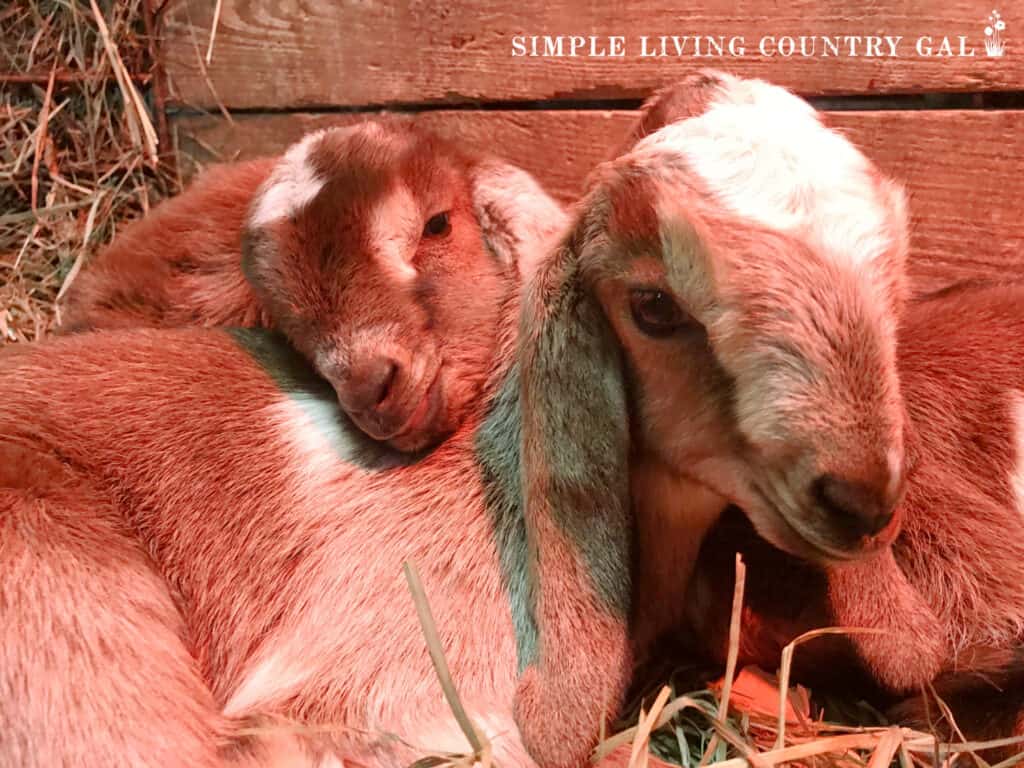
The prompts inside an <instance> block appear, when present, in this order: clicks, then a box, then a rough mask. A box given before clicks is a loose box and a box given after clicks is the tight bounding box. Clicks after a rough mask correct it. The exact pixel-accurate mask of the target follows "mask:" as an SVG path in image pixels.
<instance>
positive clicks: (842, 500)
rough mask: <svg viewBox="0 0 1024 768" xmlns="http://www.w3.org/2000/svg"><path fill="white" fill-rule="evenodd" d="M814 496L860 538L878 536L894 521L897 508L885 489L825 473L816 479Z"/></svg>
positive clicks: (818, 502) (825, 509)
mask: <svg viewBox="0 0 1024 768" xmlns="http://www.w3.org/2000/svg"><path fill="white" fill-rule="evenodd" d="M811 495H812V497H813V499H814V501H815V502H816V503H817V504H818V506H819V507H820V508H821V509H822V510H824V511H825V512H826V513H827V514H828V515H829V517H830V518H831V519H832V520H833V521H834V522H837V523H839V524H840V525H842V526H843V527H844V528H846V529H847V530H848V531H849V532H850V533H851V534H854V535H856V536H874V535H875V534H877V533H879V532H880V531H882V530H883V529H884V528H885V527H886V526H887V525H888V524H889V522H890V521H891V520H892V517H893V513H894V507H893V505H892V504H890V503H889V502H888V500H887V499H886V493H885V491H883V490H880V489H877V488H874V487H873V486H870V485H867V484H866V483H862V482H858V481H855V480H847V479H845V478H842V477H836V476H835V475H830V474H824V475H819V476H818V477H817V478H815V480H814V482H813V483H812V485H811Z"/></svg>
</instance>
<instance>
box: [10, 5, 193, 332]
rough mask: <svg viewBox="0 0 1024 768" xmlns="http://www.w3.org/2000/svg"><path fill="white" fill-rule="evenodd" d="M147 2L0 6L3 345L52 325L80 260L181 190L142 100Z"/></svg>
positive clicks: (148, 53) (161, 132) (146, 94)
mask: <svg viewBox="0 0 1024 768" xmlns="http://www.w3.org/2000/svg"><path fill="white" fill-rule="evenodd" d="M149 5H150V4H149V2H148V0H99V1H97V0H16V2H14V3H12V4H10V5H7V6H6V7H3V8H2V9H0V29H2V30H3V45H2V46H0V344H5V343H10V342H17V341H30V340H33V339H37V338H39V337H40V336H42V335H44V334H45V333H46V332H47V331H49V330H50V329H51V328H52V327H53V326H54V325H55V324H57V323H59V322H60V311H59V303H58V301H57V300H58V298H59V297H60V296H61V293H62V286H63V288H64V289H66V288H67V286H68V285H69V284H70V282H71V281H72V280H73V279H74V276H75V274H76V273H77V270H78V268H79V267H80V266H81V264H82V261H83V259H85V258H87V257H88V256H89V255H90V254H91V253H92V252H94V251H95V250H96V249H97V248H98V247H100V246H102V245H103V244H105V243H106V242H108V241H109V240H110V239H111V237H113V235H114V232H115V231H116V229H117V227H118V224H119V222H121V221H122V220H124V219H129V218H133V217H136V216H138V215H140V214H141V213H144V212H145V211H147V210H148V209H149V207H150V206H151V205H153V204H154V203H155V202H156V201H157V200H158V199H159V198H160V197H162V196H164V195H166V194H167V193H168V192H169V191H171V190H172V189H174V188H175V187H176V181H175V180H174V174H173V171H171V169H170V164H161V163H160V162H159V158H158V149H159V150H169V149H170V147H168V146H167V143H168V142H167V141H166V136H167V131H166V128H165V126H164V125H163V120H162V118H161V119H155V118H154V117H153V116H152V114H153V112H156V113H160V114H162V110H151V108H150V106H149V105H148V104H147V102H146V100H145V99H146V98H152V94H153V93H154V88H153V85H154V83H155V82H157V79H156V78H155V74H156V73H155V55H154V54H155V40H154V39H153V36H152V35H151V34H149V33H148V30H150V29H152V28H153V24H154V16H153V14H152V12H151V8H150V7H149ZM156 90H157V91H158V92H159V89H156ZM161 138H163V139H164V141H163V145H162V146H161V142H160V139H161Z"/></svg>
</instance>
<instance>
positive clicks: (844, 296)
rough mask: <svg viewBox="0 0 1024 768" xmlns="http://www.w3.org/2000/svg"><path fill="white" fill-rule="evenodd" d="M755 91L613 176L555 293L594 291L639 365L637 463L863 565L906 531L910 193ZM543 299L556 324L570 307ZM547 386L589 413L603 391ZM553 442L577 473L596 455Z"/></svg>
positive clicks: (627, 354) (796, 112)
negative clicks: (578, 396) (904, 311)
mask: <svg viewBox="0 0 1024 768" xmlns="http://www.w3.org/2000/svg"><path fill="white" fill-rule="evenodd" d="M736 82H741V81H736ZM742 86H743V88H742V93H741V96H742V98H737V99H735V100H734V101H730V100H729V98H728V89H726V90H725V91H723V93H725V96H724V97H723V98H722V100H721V101H719V102H716V101H714V100H713V99H712V100H711V103H710V104H708V105H707V106H706V111H705V112H704V113H702V114H700V115H697V116H693V117H689V118H687V119H684V120H682V121H680V122H677V123H674V124H671V125H668V126H666V127H663V128H661V129H660V130H658V131H656V132H655V133H653V134H651V135H649V136H647V137H646V138H644V139H642V140H640V141H639V142H638V143H637V144H636V145H635V147H634V148H633V150H632V151H631V152H630V153H629V154H627V155H625V156H624V157H622V158H620V159H619V160H617V161H615V162H613V163H610V164H607V165H606V166H604V167H603V168H602V169H600V170H599V171H598V172H597V173H596V174H595V176H594V177H593V185H592V189H591V192H590V194H589V195H588V197H587V199H586V201H584V204H583V206H582V208H581V210H582V211H583V213H582V214H581V218H580V219H579V220H578V223H577V226H576V227H575V230H574V235H573V237H572V238H571V240H570V241H569V244H568V246H567V251H568V253H569V254H571V255H572V258H571V259H563V262H564V263H563V265H562V267H561V271H560V272H559V273H558V274H557V275H549V280H556V281H557V280H561V281H562V283H563V284H564V283H565V282H566V281H567V280H572V281H575V282H576V283H578V285H579V286H580V290H578V291H577V292H576V295H578V296H580V297H581V299H580V300H581V301H587V300H591V301H596V302H597V304H598V305H599V311H598V314H600V315H602V316H603V318H605V319H606V320H607V324H608V325H609V326H610V328H611V333H606V334H605V336H606V337H607V338H610V339H613V340H614V341H612V342H611V343H614V344H615V345H617V346H618V347H620V348H621V350H622V352H621V354H619V355H609V356H607V358H606V359H608V360H618V363H617V364H618V365H619V366H620V367H621V369H622V371H621V376H619V377H618V378H619V380H620V381H619V385H618V386H621V388H622V389H623V391H624V392H626V393H628V397H622V396H620V397H619V398H618V401H617V402H618V403H624V402H628V403H629V406H628V410H629V414H628V422H629V433H630V435H631V438H630V441H631V444H632V448H631V450H632V452H633V455H634V456H635V455H641V456H645V458H648V459H651V460H653V461H654V462H655V463H656V464H658V465H661V466H663V467H667V468H669V469H670V471H672V472H676V473H678V474H679V475H680V476H683V477H685V478H686V479H688V480H691V481H696V482H697V483H698V484H700V485H703V486H705V487H708V488H710V489H711V490H713V491H715V492H716V493H718V494H720V495H721V496H723V497H724V498H725V499H727V500H728V501H731V502H733V503H736V504H738V505H739V506H741V507H742V508H743V509H744V510H745V511H746V512H747V514H748V515H749V516H750V517H751V519H752V521H753V522H754V523H755V525H756V526H757V528H758V530H759V531H760V532H761V534H762V535H764V536H765V537H766V538H768V539H769V540H770V541H772V542H773V543H775V544H776V545H778V546H780V547H782V548H783V549H786V550H789V551H791V552H793V553H795V554H798V555H801V556H805V557H809V558H812V559H816V560H819V561H823V562H830V561H838V560H845V559H849V558H851V557H855V556H860V555H861V554H865V553H867V552H868V551H874V550H876V549H877V548H879V547H881V546H883V545H885V544H887V543H888V542H890V541H891V540H892V538H893V537H894V536H895V535H896V532H897V530H898V525H899V521H898V520H897V519H896V516H895V510H896V509H897V502H898V500H899V497H900V495H901V492H902V487H903V478H904V475H905V469H904V448H903V431H904V416H903V408H902V402H901V399H900V393H899V382H898V377H897V374H896V367H895V319H894V318H895V315H896V312H897V310H898V308H899V305H900V302H901V300H902V291H903V284H902V269H901V268H902V262H903V258H904V253H905V239H906V234H905V232H906V222H905V213H904V203H903V194H902V191H901V190H900V189H899V188H898V187H897V186H896V185H894V184H892V183H891V182H889V181H888V180H886V179H884V178H882V177H881V176H880V175H879V174H878V173H877V171H875V169H874V168H873V167H872V166H871V165H870V163H869V162H868V161H867V160H866V159H865V158H864V157H863V156H862V155H861V154H860V153H859V152H858V151H857V150H856V149H855V148H854V147H853V146H852V145H850V144H849V143H848V142H847V141H845V140H844V139H842V138H841V137H840V136H838V135H837V134H836V133H834V132H832V131H830V130H829V129H827V128H825V127H824V126H823V125H822V123H821V122H820V121H819V120H818V118H817V116H816V115H815V113H814V112H813V110H811V109H810V108H809V107H808V106H807V105H806V104H805V103H804V102H802V101H800V100H799V99H796V97H793V96H791V95H789V94H787V93H786V92H785V91H783V90H782V89H778V88H774V87H773V86H768V85H767V84H764V83H760V84H757V81H754V82H753V83H752V82H751V81H742ZM761 88H763V89H765V93H766V94H767V97H765V98H762V99H760V100H759V98H758V97H757V94H758V92H759V90H758V89H761ZM752 94H753V95H752ZM569 264H571V265H572V266H571V269H570V268H569V267H568V266H567V265H569ZM537 290H538V292H539V293H541V294H542V295H543V296H546V299H542V301H543V302H544V303H546V304H547V305H548V306H551V305H552V304H553V298H552V297H563V298H564V296H565V291H564V289H558V288H556V287H555V286H554V285H552V284H549V285H547V286H544V285H543V284H541V285H540V287H539V288H538V289H537ZM587 297H589V299H588V298H587ZM565 314H568V313H565ZM572 315H573V316H574V317H577V318H579V317H581V316H582V315H583V313H581V312H579V311H575V312H574V313H572ZM577 322H579V321H578V320H577ZM593 333H595V334H596V333H599V331H598V330H597V329H595V330H594V331H593ZM536 359H538V360H540V359H544V358H542V357H541V356H536ZM569 365H570V364H569V363H566V362H564V360H563V366H565V367H569ZM538 368H539V369H538V371H535V372H534V373H533V374H532V376H533V377H535V379H536V380H537V381H539V382H543V381H545V380H547V381H549V382H551V381H554V382H562V386H563V388H565V386H566V384H568V388H567V389H566V392H564V393H563V394H564V395H565V397H568V398H570V400H571V399H572V393H573V392H577V393H578V392H581V391H586V390H585V388H583V387H581V386H580V385H579V384H578V383H572V381H571V378H572V377H571V376H569V375H567V373H566V372H565V370H563V371H561V372H560V373H559V374H558V375H557V376H548V377H546V376H544V374H543V366H539V367H538ZM596 375H597V374H595V372H593V371H582V372H581V374H580V376H581V377H582V376H589V377H590V378H591V379H593V378H594V377H595V376H596ZM605 379H606V380H605V383H604V385H603V386H606V385H607V381H608V379H607V377H605ZM528 380H529V377H528V379H527V381H528ZM538 386H539V385H538ZM569 389H571V390H572V392H569V391H568V390H569ZM590 389H591V390H596V389H599V387H598V386H597V385H595V384H592V385H590ZM558 398H559V395H558V394H557V393H555V394H552V395H549V396H548V397H546V398H545V401H547V402H555V401H557V400H558ZM620 408H621V406H620ZM549 410H550V409H549ZM547 418H548V416H547V415H546V414H544V413H543V412H541V413H538V414H537V415H536V416H535V417H534V419H533V423H538V424H539V423H541V422H543V421H544V420H545V419H547ZM554 421H555V422H559V421H561V422H562V423H565V421H566V420H565V419H559V418H558V417H557V415H556V416H555V417H554ZM530 422H531V420H530V419H529V418H528V419H527V424H528V425H529V423H530ZM541 429H542V430H545V428H544V427H541ZM551 431H552V429H551V428H546V432H548V433H550V432H551ZM566 431H567V432H568V431H569V430H566ZM577 432H585V430H580V429H578V428H577ZM527 438H529V431H528V432H527ZM545 439H546V440H547V441H548V442H549V443H551V444H553V445H558V444H559V443H561V445H560V448H559V452H560V453H562V454H563V455H571V449H569V448H567V447H566V445H567V444H568V445H571V443H572V442H573V441H574V440H575V441H577V442H578V441H579V440H590V441H594V440H595V438H594V436H592V435H586V434H580V435H579V436H577V437H573V436H572V435H571V434H563V435H554V434H547V435H546V437H545ZM552 450H553V449H552ZM591 453H592V451H591Z"/></svg>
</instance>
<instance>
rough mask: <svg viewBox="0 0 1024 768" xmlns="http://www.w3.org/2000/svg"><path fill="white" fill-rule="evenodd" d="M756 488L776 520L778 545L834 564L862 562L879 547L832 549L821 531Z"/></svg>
mask: <svg viewBox="0 0 1024 768" xmlns="http://www.w3.org/2000/svg"><path fill="white" fill-rule="evenodd" d="M753 489H754V492H755V494H756V495H757V497H758V499H759V501H760V506H761V508H762V509H764V510H766V511H767V512H768V513H769V515H770V516H771V517H772V518H773V523H772V528H774V529H775V535H774V537H773V538H775V539H777V541H775V542H774V543H775V544H776V545H777V546H779V547H780V548H781V549H784V550H787V551H789V552H790V553H791V554H793V555H796V556H797V557H802V558H804V559H807V560H812V561H814V562H818V563H821V564H823V565H830V564H833V563H845V562H850V561H851V560H858V559H860V558H861V557H864V556H865V555H867V554H869V553H871V552H874V551H876V549H877V547H875V546H865V545H864V544H863V543H861V544H859V545H857V546H855V547H853V548H840V547H835V546H832V545H831V544H828V543H826V542H825V541H823V540H822V537H821V535H820V534H819V533H818V532H817V531H815V530H813V529H811V528H809V526H806V525H803V524H801V523H800V522H798V521H797V520H795V519H794V515H792V514H787V513H786V512H785V511H783V508H782V507H781V506H780V505H779V504H777V503H776V502H775V501H774V500H773V499H772V497H771V495H770V494H768V493H766V492H765V489H764V488H762V487H761V486H760V485H758V484H754V485H753ZM741 508H742V507H741ZM755 527H757V526H755ZM780 529H781V530H780ZM766 538H767V537H766Z"/></svg>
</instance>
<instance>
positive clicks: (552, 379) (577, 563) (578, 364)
mask: <svg viewBox="0 0 1024 768" xmlns="http://www.w3.org/2000/svg"><path fill="white" fill-rule="evenodd" d="M581 210H583V211H584V213H583V214H581V217H582V218H583V220H582V221H580V222H578V223H577V225H576V226H575V227H574V229H573V231H572V232H571V233H570V234H569V235H568V237H567V238H566V239H565V240H564V241H563V242H562V243H561V245H560V246H559V248H558V249H557V251H556V253H555V254H553V257H552V258H551V259H550V260H548V261H546V262H545V263H544V264H543V265H542V266H541V267H540V268H539V270H538V273H537V275H536V276H535V280H534V281H533V283H532V285H531V287H530V290H529V291H528V293H527V296H526V299H525V301H524V311H523V317H522V326H521V328H520V349H519V361H520V365H521V369H520V375H521V402H522V453H521V456H522V462H523V465H522V477H523V508H524V518H525V523H526V534H527V544H528V553H529V563H528V577H529V580H530V582H529V583H530V600H531V605H532V609H533V617H534V621H535V624H536V629H537V642H536V647H535V649H534V652H533V656H532V657H530V658H526V659H523V660H522V662H523V663H525V666H524V670H523V673H522V677H521V679H520V683H519V687H518V689H517V693H516V702H515V714H516V721H517V723H518V725H519V728H520V732H521V734H522V737H523V742H524V744H525V745H526V747H527V749H528V750H529V751H530V754H531V755H532V756H533V757H534V759H536V760H537V761H538V762H539V763H540V764H541V765H543V766H545V767H546V768H547V767H548V766H552V767H553V766H566V767H568V766H580V765H583V764H585V763H586V761H587V757H588V755H589V752H590V750H591V749H592V748H593V747H594V745H595V743H596V741H597V738H598V736H599V733H600V729H601V727H602V723H603V722H605V721H606V720H607V718H609V717H612V716H614V715H615V714H616V713H617V710H618V706H619V704H620V702H621V698H622V695H623V694H624V692H625V686H626V685H627V683H628V680H629V676H630V673H631V671H632V658H631V652H630V645H629V640H628V635H627V620H628V615H629V603H630V594H631V578H630V554H631V538H632V523H631V519H632V518H631V514H630V504H629V474H628V453H629V424H628V418H627V410H626V408H627V406H626V394H625V389H624V384H623V378H622V368H621V366H622V363H621V353H620V349H619V346H618V344H617V343H616V340H615V337H614V334H613V331H612V329H611V327H610V325H609V323H608V322H607V320H606V319H605V317H604V313H603V312H602V310H601V307H600V305H599V303H598V300H597V298H596V297H595V295H594V293H593V291H592V278H593V273H594V269H593V267H594V266H595V264H594V262H595V261H596V255H597V254H598V253H599V251H600V248H601V245H602V242H603V237H602V236H601V235H600V229H601V227H600V226H599V225H598V226H593V225H591V224H590V223H589V222H588V221H587V220H586V219H587V217H588V216H590V215H591V214H592V213H593V207H592V206H585V208H583V209H581ZM595 233H596V234H595Z"/></svg>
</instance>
